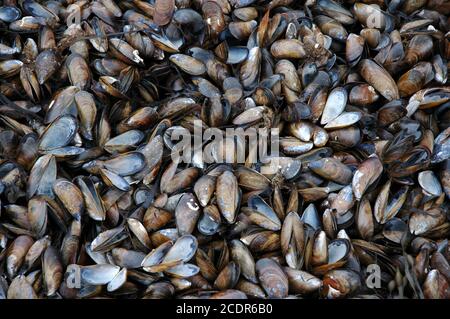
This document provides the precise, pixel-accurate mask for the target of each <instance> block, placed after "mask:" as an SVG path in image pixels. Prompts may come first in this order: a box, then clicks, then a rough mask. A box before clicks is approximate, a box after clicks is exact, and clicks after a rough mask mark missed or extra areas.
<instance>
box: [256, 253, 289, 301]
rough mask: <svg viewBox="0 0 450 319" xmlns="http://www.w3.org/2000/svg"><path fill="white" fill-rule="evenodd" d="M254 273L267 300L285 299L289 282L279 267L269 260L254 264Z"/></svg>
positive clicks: (263, 259) (264, 259) (261, 260)
mask: <svg viewBox="0 0 450 319" xmlns="http://www.w3.org/2000/svg"><path fill="white" fill-rule="evenodd" d="M256 273H257V275H258V279H259V281H260V283H261V286H262V287H263V288H264V290H265V291H266V293H267V296H268V297H269V298H276V299H280V298H285V297H287V295H288V292H289V280H288V277H287V276H286V274H285V273H284V272H283V269H282V268H281V267H280V265H279V264H278V263H277V262H276V261H274V260H273V259H269V258H262V259H260V260H258V261H257V262H256Z"/></svg>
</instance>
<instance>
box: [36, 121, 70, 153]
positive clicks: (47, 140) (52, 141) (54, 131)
mask: <svg viewBox="0 0 450 319" xmlns="http://www.w3.org/2000/svg"><path fill="white" fill-rule="evenodd" d="M77 129H78V124H77V121H76V119H75V118H74V117H73V116H70V115H64V116H62V117H60V118H58V119H56V120H55V121H53V122H52V123H51V124H50V125H49V126H48V128H47V129H46V130H45V132H44V133H43V135H42V137H41V139H40V141H39V144H38V149H39V150H40V151H50V150H54V149H57V148H60V147H64V146H66V145H68V144H69V143H70V142H71V141H72V140H73V138H74V137H75V134H76V132H77Z"/></svg>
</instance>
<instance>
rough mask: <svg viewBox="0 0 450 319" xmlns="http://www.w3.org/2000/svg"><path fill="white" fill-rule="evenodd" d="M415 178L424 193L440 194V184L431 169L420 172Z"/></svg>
mask: <svg viewBox="0 0 450 319" xmlns="http://www.w3.org/2000/svg"><path fill="white" fill-rule="evenodd" d="M417 179H418V181H419V185H420V186H421V187H422V189H423V192H424V193H425V194H427V195H430V196H440V195H441V194H442V187H441V184H440V182H439V179H438V178H437V177H436V176H435V175H434V173H433V171H423V172H420V173H419V175H418V178H417Z"/></svg>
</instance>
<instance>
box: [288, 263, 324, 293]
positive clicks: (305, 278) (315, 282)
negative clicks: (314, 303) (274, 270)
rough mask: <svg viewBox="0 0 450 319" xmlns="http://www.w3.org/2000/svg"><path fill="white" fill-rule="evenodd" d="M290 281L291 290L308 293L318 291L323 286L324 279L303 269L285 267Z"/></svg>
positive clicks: (292, 291)
mask: <svg viewBox="0 0 450 319" xmlns="http://www.w3.org/2000/svg"><path fill="white" fill-rule="evenodd" d="M283 269H284V272H285V273H286V275H287V277H288V281H289V292H291V293H295V294H301V295H308V294H311V293H314V292H316V291H318V290H319V289H320V288H321V287H322V280H320V279H319V278H317V277H315V276H314V275H311V274H310V273H308V272H306V271H302V270H297V269H292V268H290V267H284V268H283Z"/></svg>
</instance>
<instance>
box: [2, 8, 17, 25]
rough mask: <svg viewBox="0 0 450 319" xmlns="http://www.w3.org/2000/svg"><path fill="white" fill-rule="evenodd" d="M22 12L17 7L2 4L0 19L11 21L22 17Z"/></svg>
mask: <svg viewBox="0 0 450 319" xmlns="http://www.w3.org/2000/svg"><path fill="white" fill-rule="evenodd" d="M21 16H22V13H21V12H20V10H19V9H18V8H17V7H13V6H2V7H0V20H2V21H3V22H6V23H10V22H13V21H16V20H18V19H20V17H21Z"/></svg>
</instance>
